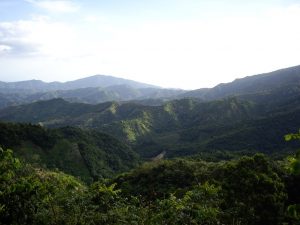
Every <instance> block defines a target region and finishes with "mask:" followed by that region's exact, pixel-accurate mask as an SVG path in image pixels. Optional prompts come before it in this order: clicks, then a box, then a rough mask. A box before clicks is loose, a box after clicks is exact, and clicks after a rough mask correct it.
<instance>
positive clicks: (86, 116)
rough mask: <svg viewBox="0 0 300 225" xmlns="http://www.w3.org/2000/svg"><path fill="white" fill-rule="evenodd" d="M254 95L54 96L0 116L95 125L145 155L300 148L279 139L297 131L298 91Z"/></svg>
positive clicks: (49, 124) (59, 124) (48, 123)
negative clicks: (81, 99)
mask: <svg viewBox="0 0 300 225" xmlns="http://www.w3.org/2000/svg"><path fill="white" fill-rule="evenodd" d="M257 99H259V101H258V100H257V101H258V102H256V101H254V100H251V101H250V100H244V99H240V98H237V97H233V98H228V99H222V100H217V101H211V102H199V101H198V100H194V99H182V100H174V101H171V102H167V103H165V104H164V105H162V106H144V105H140V104H136V103H124V104H121V103H117V102H107V103H103V104H99V105H88V104H82V103H68V102H66V101H64V100H62V99H54V100H50V101H43V102H37V103H33V104H29V105H24V106H18V107H13V108H8V109H5V110H2V111H0V119H2V120H5V121H15V122H32V123H42V124H43V125H45V126H47V127H63V126H77V127H81V128H85V129H94V130H99V131H102V132H105V133H109V134H111V135H113V136H115V137H117V138H119V139H120V140H122V141H124V142H127V143H128V144H129V145H131V146H132V147H133V148H134V149H135V150H136V151H137V152H138V153H139V154H140V155H141V156H142V157H145V158H151V157H154V156H156V155H158V154H160V153H161V152H163V151H166V156H167V157H176V156H183V155H192V154H195V153H199V152H205V151H219V150H221V151H224V150H227V151H240V150H247V151H252V152H264V153H268V154H270V153H277V152H286V151H290V150H295V149H297V147H300V144H299V143H288V144H286V143H285V142H284V140H283V138H282V137H283V135H284V134H286V133H291V132H296V131H297V130H298V127H299V125H298V124H299V123H300V113H299V110H300V109H299V108H298V106H299V96H298V95H293V94H291V95H288V97H285V98H282V99H279V98H274V100H272V101H271V100H269V99H268V98H267V99H266V101H262V100H261V98H260V97H258V98H257ZM36 112H38V113H36Z"/></svg>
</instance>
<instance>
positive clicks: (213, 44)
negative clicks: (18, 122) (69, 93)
mask: <svg viewBox="0 0 300 225" xmlns="http://www.w3.org/2000/svg"><path fill="white" fill-rule="evenodd" d="M299 24H300V0H252V1H245V0H110V1H107V0H81V1H79V0H0V80H1V81H6V82H9V81H20V80H30V79H37V80H43V81H47V82H49V81H69V80H75V79H79V78H83V77H87V76H91V75H95V74H104V75H112V76H117V77H122V78H127V79H132V80H136V81H140V82H145V83H149V84H155V85H158V86H162V87H171V88H182V89H197V88H203V87H213V86H215V85H217V84H218V83H225V82H230V81H232V80H234V79H236V78H241V77H245V76H248V75H254V74H260V73H264V72H270V71H273V70H277V69H281V68H286V67H290V66H295V65H300V25H299Z"/></svg>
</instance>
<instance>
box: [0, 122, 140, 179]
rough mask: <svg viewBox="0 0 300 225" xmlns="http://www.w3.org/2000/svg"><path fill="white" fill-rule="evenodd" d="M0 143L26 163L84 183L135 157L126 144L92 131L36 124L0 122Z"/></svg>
mask: <svg viewBox="0 0 300 225" xmlns="http://www.w3.org/2000/svg"><path fill="white" fill-rule="evenodd" d="M0 145H2V146H3V147H5V148H14V149H15V153H16V155H17V156H19V157H20V158H22V159H24V160H25V161H26V162H29V163H32V164H34V165H37V166H39V167H45V168H49V169H55V168H58V169H60V170H62V171H64V172H66V173H69V174H72V175H75V176H77V177H80V178H81V179H82V180H84V181H86V182H91V181H92V180H93V179H94V180H97V179H101V178H104V177H111V176H113V175H114V174H115V173H120V172H123V171H126V170H129V169H130V168H133V167H135V166H136V165H137V164H138V162H139V158H138V156H137V154H136V153H135V152H134V151H133V150H132V149H131V148H130V147H129V146H127V145H126V144H123V143H122V142H120V141H118V140H117V139H115V138H113V137H111V136H109V135H107V134H103V133H99V132H96V131H84V130H81V129H79V128H71V127H65V128H59V129H51V130H50V129H45V128H43V127H41V126H39V125H31V124H11V123H0Z"/></svg>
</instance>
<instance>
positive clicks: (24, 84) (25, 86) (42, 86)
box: [0, 75, 159, 93]
mask: <svg viewBox="0 0 300 225" xmlns="http://www.w3.org/2000/svg"><path fill="white" fill-rule="evenodd" d="M117 85H127V86H129V87H132V88H159V87H157V86H154V85H150V84H145V83H141V82H137V81H133V80H127V79H123V78H118V77H113V76H106V75H94V76H91V77H86V78H82V79H78V80H74V81H68V82H50V83H47V82H43V81H40V80H28V81H19V82H0V92H3V93H16V92H18V93H19V92H22V91H23V92H27V93H36V92H45V91H54V90H72V89H78V88H87V87H102V88H105V87H109V86H117Z"/></svg>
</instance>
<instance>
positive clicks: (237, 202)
mask: <svg viewBox="0 0 300 225" xmlns="http://www.w3.org/2000/svg"><path fill="white" fill-rule="evenodd" d="M225 166H226V167H225V170H224V177H223V179H222V183H223V184H222V189H223V190H224V207H225V208H226V211H227V212H228V213H229V214H232V216H233V217H234V218H237V219H239V220H240V221H241V223H242V224H249V225H250V224H253V225H258V224H261V225H268V224H269V225H274V224H280V222H281V220H282V219H283V212H284V203H285V200H286V197H287V196H286V193H285V191H284V183H283V181H282V180H281V179H280V177H279V176H278V174H277V173H276V172H275V171H274V170H273V169H272V165H271V164H270V162H269V161H268V160H267V159H266V158H265V157H264V156H263V155H255V156H254V157H251V158H250V157H243V158H241V159H240V160H238V161H237V162H233V163H229V164H226V165H225Z"/></svg>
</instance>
